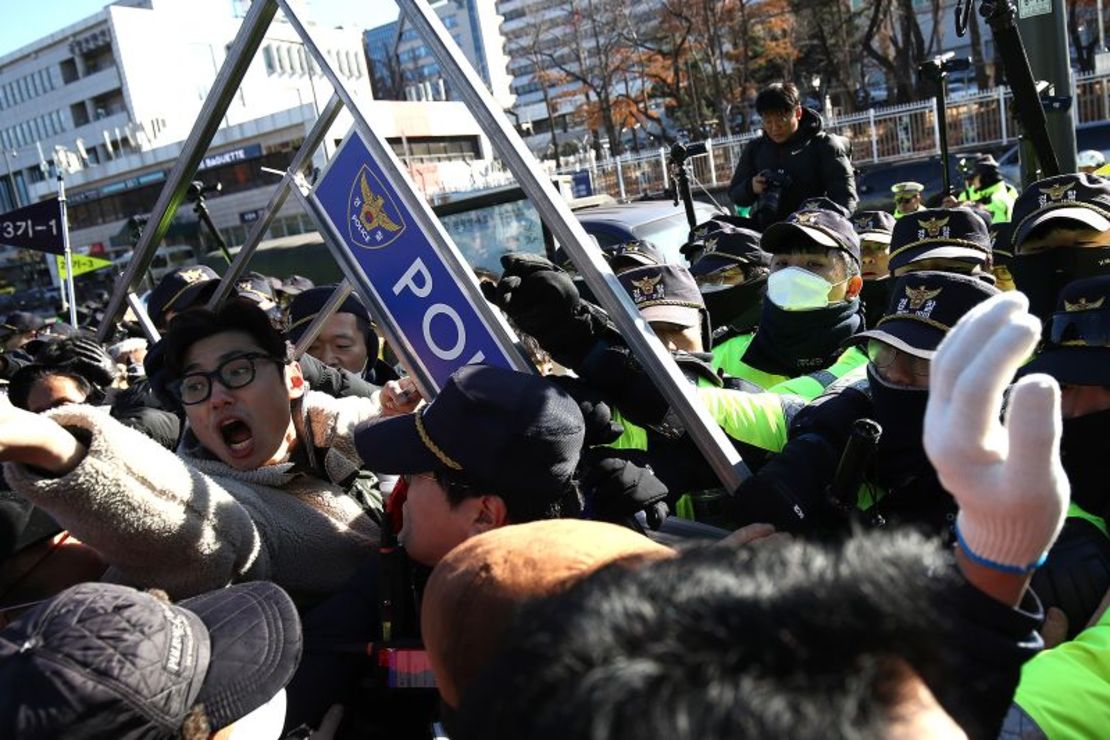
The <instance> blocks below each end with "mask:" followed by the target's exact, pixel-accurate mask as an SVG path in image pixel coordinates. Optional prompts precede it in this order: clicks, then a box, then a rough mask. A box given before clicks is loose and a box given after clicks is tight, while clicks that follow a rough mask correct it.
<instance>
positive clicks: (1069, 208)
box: [1011, 172, 1110, 255]
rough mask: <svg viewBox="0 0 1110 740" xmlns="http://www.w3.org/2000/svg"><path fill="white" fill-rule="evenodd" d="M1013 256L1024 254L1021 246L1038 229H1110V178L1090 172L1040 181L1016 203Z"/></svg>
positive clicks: (1031, 186)
mask: <svg viewBox="0 0 1110 740" xmlns="http://www.w3.org/2000/svg"><path fill="white" fill-rule="evenodd" d="M1011 220H1012V221H1013V223H1014V231H1013V237H1012V246H1013V253H1014V254H1015V255H1019V254H1025V253H1027V251H1026V250H1024V249H1023V248H1022V245H1023V244H1024V243H1025V242H1026V241H1027V240H1028V239H1029V237H1030V236H1032V235H1033V232H1034V231H1036V230H1037V229H1038V228H1039V227H1042V226H1045V225H1046V224H1050V223H1051V224H1053V225H1054V226H1059V227H1062V228H1068V227H1071V228H1083V227H1086V228H1091V229H1097V230H1098V231H1106V230H1108V229H1110V179H1107V178H1105V177H1100V176H1099V175H1092V174H1087V173H1082V172H1081V173H1079V174H1073V175H1056V176H1054V177H1046V178H1044V179H1043V180H1038V181H1037V182H1035V183H1033V184H1032V185H1030V186H1029V187H1027V188H1026V189H1025V190H1023V191H1022V193H1021V195H1019V196H1018V199H1017V201H1016V202H1015V203H1014V214H1013V218H1012V219H1011Z"/></svg>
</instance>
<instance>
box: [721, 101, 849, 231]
mask: <svg viewBox="0 0 1110 740" xmlns="http://www.w3.org/2000/svg"><path fill="white" fill-rule="evenodd" d="M755 109H756V112H757V113H758V114H759V116H760V118H762V119H763V135H762V136H759V137H756V138H755V139H752V140H751V141H749V142H748V143H747V145H745V146H744V151H743V152H741V154H740V163H739V164H738V165H737V166H736V172H735V173H733V175H732V182H731V183H730V184H729V188H728V195H729V197H730V198H732V202H733V203H735V204H736V205H737V206H752V211H751V217H752V218H753V219H754V220H755V222H756V224H757V225H758V226H759V228H760V229H764V228H766V227H768V226H770V225H771V224H773V223H775V222H776V221H781V220H782V219H784V218H785V217H786V216H787V215H788V214H791V213H793V212H794V211H796V210H798V208H799V207H800V206H801V204H802V202H803V201H805V200H807V199H808V198H816V197H820V196H824V197H826V198H828V199H829V200H831V201H833V202H834V203H836V204H837V205H839V206H841V207H843V208H844V209H846V212H847V213H852V212H853V211H855V209H856V203H857V201H858V198H857V196H856V182H855V178H854V176H853V170H852V162H851V152H850V145H849V144H848V142H847V141H846V140H845V139H844V138H842V137H840V136H837V135H835V134H830V133H828V132H826V131H823V130H822V122H821V116H820V115H818V113H817V112H816V111H813V110H810V109H808V108H803V107H802V104H801V101H800V99H799V97H798V88H797V87H795V86H794V84H793V83H790V82H781V83H779V82H776V83H775V84H773V85H771V86H769V87H767V88H765V89H764V90H762V91H760V93H759V95H758V96H757V97H756V99H755Z"/></svg>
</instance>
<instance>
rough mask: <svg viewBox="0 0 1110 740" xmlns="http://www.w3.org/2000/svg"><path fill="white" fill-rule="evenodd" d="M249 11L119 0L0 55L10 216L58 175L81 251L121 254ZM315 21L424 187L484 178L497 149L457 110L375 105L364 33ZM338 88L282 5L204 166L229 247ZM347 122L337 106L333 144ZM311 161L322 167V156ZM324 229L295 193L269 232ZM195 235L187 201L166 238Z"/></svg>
mask: <svg viewBox="0 0 1110 740" xmlns="http://www.w3.org/2000/svg"><path fill="white" fill-rule="evenodd" d="M246 5H247V3H241V4H240V5H239V6H235V5H233V4H232V3H229V2H227V0H119V2H116V3H114V4H111V5H108V6H107V7H105V8H104V9H103V10H101V11H100V12H98V13H95V14H94V15H91V16H89V17H88V18H86V19H84V20H82V21H80V22H78V23H74V24H71V25H69V26H67V27H65V28H62V29H60V30H59V31H57V32H55V33H52V34H50V35H49V36H46V37H44V38H42V39H39V40H38V41H36V42H34V43H32V44H29V45H27V46H25V47H23V48H21V49H17V50H15V51H13V52H11V53H9V54H7V55H5V56H3V57H0V140H2V144H3V152H4V157H3V159H0V168H2V169H0V209H3V210H7V209H9V208H12V207H15V206H18V205H27V204H29V203H33V202H37V201H39V200H42V199H45V198H49V197H51V196H52V195H53V193H54V192H55V190H56V182H55V177H54V175H55V174H56V173H57V172H59V171H60V172H61V173H62V174H63V175H64V178H65V181H66V189H67V194H68V197H69V202H70V224H71V227H72V230H71V235H72V239H71V241H72V243H73V245H74V247H75V249H77V250H79V251H88V252H90V253H92V254H106V255H110V256H113V257H115V256H117V255H120V254H123V253H125V252H126V251H127V250H128V248H129V246H130V244H129V240H128V239H127V238H126V235H127V228H126V225H127V223H128V221H129V219H131V218H132V217H135V216H143V215H145V214H146V213H148V212H149V211H150V210H151V208H152V207H153V205H154V203H155V200H156V199H157V196H158V193H159V192H160V190H161V188H162V186H163V184H164V182H165V179H166V176H167V175H168V174H169V171H170V170H171V168H172V167H173V165H174V163H175V161H176V159H177V158H178V156H179V155H180V154H181V150H182V146H183V142H184V140H185V138H186V137H187V136H188V133H189V131H190V130H191V129H192V126H193V124H194V122H195V120H196V117H197V115H198V113H199V112H200V109H201V106H202V104H203V102H204V100H205V98H206V96H207V95H208V92H209V89H210V87H211V85H212V84H213V81H214V80H215V78H216V75H217V72H218V70H219V69H220V67H221V65H222V64H223V62H224V59H225V57H226V54H227V50H228V47H229V45H230V43H231V42H232V40H233V38H234V37H235V34H236V33H237V32H238V30H239V27H240V24H241V22H242V15H243V10H244V9H245V6H246ZM302 17H303V16H302ZM309 28H310V32H311V33H312V36H313V39H314V40H315V41H316V43H317V44H318V45H319V46H320V48H321V49H322V50H323V51H324V52H325V53H326V55H327V57H328V60H329V62H330V64H331V65H332V67H333V68H334V69H335V70H336V71H337V73H338V74H339V75H340V76H341V77H342V78H343V80H344V82H345V84H346V86H347V89H348V90H350V91H351V92H352V94H353V95H354V96H355V98H356V100H357V101H358V102H359V108H360V110H362V112H363V114H364V115H365V116H366V117H367V119H368V120H369V122H370V125H371V127H372V128H373V129H374V130H375V132H376V133H378V134H379V135H380V136H382V137H384V138H386V140H387V141H388V142H389V143H390V144H391V145H393V147H394V149H395V151H397V153H398V155H399V156H401V157H402V159H404V160H405V162H406V163H407V164H408V165H409V170H410V173H412V174H413V177H414V180H416V181H417V184H418V185H419V186H422V187H424V188H425V190H426V192H430V193H432V192H438V191H440V190H450V189H459V188H462V187H466V186H467V185H468V184H470V186H474V185H473V184H474V183H475V182H476V181H479V180H481V178H482V176H483V175H484V174H486V173H487V171H488V169H489V167H488V164H489V163H488V152H489V145H488V142H487V141H486V140H485V139H484V137H482V135H481V133H480V130H479V128H478V126H477V124H476V123H475V122H474V119H473V118H472V117H471V116H470V115H469V113H468V112H467V111H466V109H465V108H464V107H462V106H461V104H459V103H436V104H430V103H419V102H409V103H406V102H385V101H374V100H373V99H372V94H371V89H370V83H369V75H368V70H367V62H366V57H365V54H364V50H363V46H362V31H361V29H357V28H351V29H344V28H323V27H318V26H314V25H311V24H310V26H309ZM330 95H331V85H330V84H329V83H328V81H327V80H326V79H325V78H324V77H323V76H322V75H321V73H320V71H319V69H318V68H317V67H316V65H315V64H313V63H312V62H311V60H310V59H309V57H308V56H307V55H306V53H305V49H304V46H303V44H302V43H301V42H300V40H299V38H298V37H297V35H296V33H295V32H294V30H293V29H292V28H291V27H290V26H289V25H288V23H286V22H284V19H283V18H282V16H281V14H280V13H279V14H278V15H277V16H276V18H275V20H274V22H273V23H272V24H271V26H270V29H269V31H268V32H267V35H266V38H265V39H264V40H263V42H262V45H261V47H260V49H259V52H258V53H257V55H256V56H255V58H254V60H253V62H252V63H251V65H250V67H249V69H248V71H247V73H246V76H245V77H244V79H243V81H242V83H241V86H240V88H239V90H238V92H237V93H236V94H235V97H234V100H233V101H232V103H231V105H230V106H229V108H228V110H227V113H226V115H225V116H224V119H223V121H222V125H221V128H220V130H219V131H218V132H217V134H216V136H215V138H214V140H213V142H212V145H211V148H210V149H209V152H208V156H207V157H206V158H205V159H204V161H203V163H202V164H201V167H200V170H199V171H198V173H197V178H198V179H200V180H202V181H203V182H204V183H205V184H208V185H213V184H215V183H217V182H219V183H220V184H221V185H222V192H220V193H218V194H211V195H209V196H208V199H207V203H208V208H209V211H210V213H211V215H212V217H213V220H214V221H215V223H216V226H217V227H218V228H219V230H220V232H221V234H222V235H223V236H224V237H225V238H226V239H227V241H228V242H229V243H231V244H232V245H234V244H237V243H241V242H242V240H243V238H244V237H245V235H246V232H247V229H248V228H249V226H250V224H251V223H252V222H253V221H254V220H255V219H257V217H258V215H259V214H260V213H261V210H262V209H263V208H264V207H265V205H266V203H267V201H268V199H269V197H270V194H271V192H272V188H273V186H274V185H275V184H276V183H277V181H278V178H277V177H276V176H274V175H272V174H268V173H266V172H265V171H264V169H263V168H269V169H276V170H283V169H285V168H286V167H287V166H288V163H289V161H290V160H291V158H292V156H293V153H294V152H295V151H296V148H297V147H298V146H299V145H300V143H301V142H302V141H303V139H304V137H305V135H306V134H307V132H308V130H309V128H310V127H311V126H312V124H313V122H314V121H315V119H316V117H317V112H318V111H319V110H321V109H322V108H323V107H324V105H325V103H326V102H327V100H328V98H329V97H330ZM350 123H351V118H350V116H349V114H346V113H344V114H342V115H341V117H340V119H339V120H338V121H337V123H336V126H335V127H333V129H332V136H331V139H332V141H331V142H330V150H334V143H335V141H336V140H337V139H339V138H341V137H342V135H343V134H344V133H345V132H346V130H347V128H348V127H349V126H350ZM316 164H317V165H318V166H322V165H323V164H324V155H323V154H322V153H320V152H318V153H317V162H316ZM178 222H180V223H178ZM177 227H180V228H177ZM313 228H314V226H313V224H312V222H311V221H310V220H309V219H308V218H307V216H305V215H304V214H302V213H301V211H300V209H299V207H298V206H297V205H295V204H294V203H293V202H292V199H291V201H290V202H289V203H287V204H286V206H285V208H284V209H283V210H282V212H281V214H280V216H279V218H278V219H277V221H275V223H274V226H273V228H272V234H273V235H274V236H285V235H287V234H297V233H302V232H305V231H309V230H312V229H313ZM190 229H191V232H192V235H191V236H190V235H188V234H186V232H188V231H190ZM197 231H198V228H197V223H196V217H195V216H194V214H193V212H192V209H191V208H190V206H189V204H188V203H185V204H182V206H181V208H179V210H178V215H177V220H176V222H175V228H171V233H170V236H169V237H168V238H167V242H168V243H173V242H177V241H183V242H187V243H192V244H200V242H201V241H202V238H201V237H199V236H197ZM208 243H209V245H210V243H211V242H210V241H209V242H208ZM11 257H12V254H11V250H9V251H8V252H7V253H6V254H5V253H0V263H4V262H7V261H8V260H9V259H10V258H11Z"/></svg>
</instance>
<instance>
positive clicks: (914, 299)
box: [906, 285, 944, 311]
mask: <svg viewBox="0 0 1110 740" xmlns="http://www.w3.org/2000/svg"><path fill="white" fill-rule="evenodd" d="M942 290H944V288H937V289H936V290H929V289H928V288H926V287H921V288H911V287H910V286H908V285H907V286H906V297H907V298H909V299H910V309H911V310H913V311H916V310H918V309H919V308H921V307H922V306H924V305H925V302H926V301H931V300H933V299H934V298H936V297H937V296H938V295H940V292H941V291H942Z"/></svg>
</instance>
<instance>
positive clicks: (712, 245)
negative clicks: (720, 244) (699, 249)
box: [705, 237, 717, 252]
mask: <svg viewBox="0 0 1110 740" xmlns="http://www.w3.org/2000/svg"><path fill="white" fill-rule="evenodd" d="M705 251H706V252H716V251H717V237H713V238H712V239H706V240H705Z"/></svg>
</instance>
